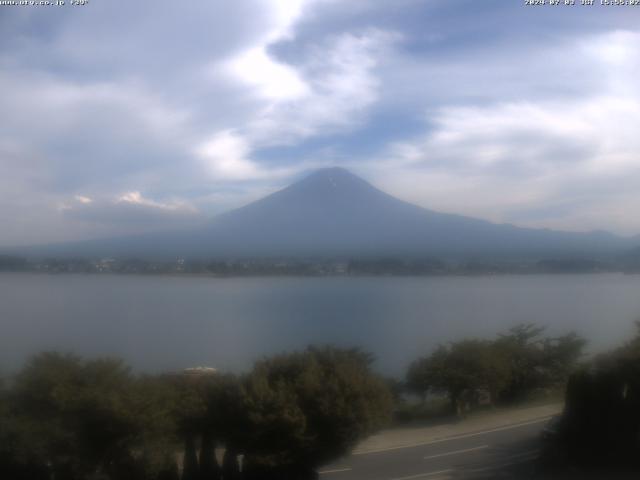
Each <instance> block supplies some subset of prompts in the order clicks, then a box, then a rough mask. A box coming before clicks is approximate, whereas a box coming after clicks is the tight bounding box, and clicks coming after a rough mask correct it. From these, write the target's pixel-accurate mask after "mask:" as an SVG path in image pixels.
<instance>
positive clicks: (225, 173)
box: [195, 30, 399, 180]
mask: <svg viewBox="0 0 640 480" xmlns="http://www.w3.org/2000/svg"><path fill="white" fill-rule="evenodd" d="M398 38H399V36H398V35H397V34H394V33H392V32H385V31H379V30H368V31H365V32H362V33H360V34H343V35H340V36H337V37H332V38H330V39H328V40H326V41H325V42H324V43H322V44H321V45H314V46H313V48H311V50H310V52H308V54H307V55H306V57H305V58H306V61H305V63H304V64H303V65H300V66H298V68H297V70H294V69H292V68H290V67H285V66H284V65H282V64H279V63H277V62H276V61H275V60H273V59H270V58H269V57H267V56H266V53H265V51H264V50H259V51H258V50H251V51H250V52H249V55H250V56H251V55H258V57H256V58H253V59H249V58H248V57H247V53H244V54H242V55H241V56H240V57H238V58H236V59H234V60H232V62H231V65H232V67H233V68H230V73H231V74H233V75H236V76H238V78H239V79H241V80H244V81H248V80H250V79H252V78H256V79H257V80H256V81H255V82H254V83H255V88H256V89H257V90H258V92H259V93H260V94H261V95H263V96H264V97H265V98H266V99H267V100H268V102H267V103H266V104H265V105H264V106H263V107H262V108H261V109H260V110H259V111H257V113H256V114H255V116H254V117H253V118H250V119H249V120H248V121H247V122H246V125H245V126H239V127H238V128H234V129H225V130H222V131H219V132H217V133H215V134H214V135H213V136H212V137H209V138H207V139H206V140H204V141H202V142H201V143H200V144H199V145H198V146H197V147H196V149H195V152H196V153H197V155H198V156H199V157H200V158H201V159H204V160H205V163H206V165H207V167H208V170H209V172H211V173H212V174H213V176H214V177H215V178H227V179H235V180H239V179H256V178H278V177H282V176H284V175H292V174H294V173H296V172H298V171H300V170H303V169H306V168H309V165H308V164H300V163H299V164H298V165H293V166H287V167H284V168H283V167H275V168H274V167H270V168H266V167H263V166H259V165H258V164H256V162H255V161H254V160H252V159H251V157H252V155H253V154H254V152H255V151H256V150H259V149H262V148H267V147H273V146H279V145H294V144H296V143H299V142H301V141H303V140H305V139H307V138H309V137H313V136H319V135H329V134H332V133H337V132H339V133H340V134H346V133H347V132H348V131H349V130H350V129H352V128H354V127H357V125H358V124H359V123H360V122H362V121H363V114H364V113H365V111H366V109H367V107H369V106H371V105H372V104H374V103H375V102H376V100H377V98H378V94H377V89H378V87H379V82H378V80H377V78H376V73H375V68H376V66H377V65H378V61H379V60H380V59H381V57H383V56H384V54H385V53H387V52H388V50H389V48H390V47H391V45H392V44H394V43H395V42H396V41H397V40H398ZM245 62H246V63H245ZM239 65H240V66H243V67H246V68H247V70H246V71H243V70H241V69H240V70H239V69H238V66H239ZM225 68H229V64H226V65H225ZM258 73H259V74H260V75H257V74H258ZM281 74H282V75H284V77H286V78H284V82H280V80H283V79H281V78H279V75H281ZM303 79H304V80H303ZM248 83H251V82H248Z"/></svg>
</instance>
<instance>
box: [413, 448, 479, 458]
mask: <svg viewBox="0 0 640 480" xmlns="http://www.w3.org/2000/svg"><path fill="white" fill-rule="evenodd" d="M484 448H489V445H481V446H479V447H473V448H465V449H464V450H455V451H453V452H447V453H438V454H437V455H429V456H428V457H424V459H425V460H430V459H432V458H439V457H448V456H450V455H458V454H459V453H467V452H474V451H476V450H482V449H484Z"/></svg>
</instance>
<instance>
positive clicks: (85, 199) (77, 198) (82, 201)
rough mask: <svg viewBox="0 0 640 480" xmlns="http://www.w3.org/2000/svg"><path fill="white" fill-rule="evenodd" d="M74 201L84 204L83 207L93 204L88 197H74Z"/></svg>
mask: <svg viewBox="0 0 640 480" xmlns="http://www.w3.org/2000/svg"><path fill="white" fill-rule="evenodd" d="M73 198H74V199H75V200H77V201H78V202H80V203H84V204H85V205H87V204H89V203H93V199H92V198H90V197H85V196H84V195H75V196H74V197H73Z"/></svg>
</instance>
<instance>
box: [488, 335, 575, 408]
mask: <svg viewBox="0 0 640 480" xmlns="http://www.w3.org/2000/svg"><path fill="white" fill-rule="evenodd" d="M544 331H545V328H544V327H538V326H535V325H533V324H523V325H518V326H516V327H513V328H512V329H510V330H509V332H508V333H507V334H504V335H500V336H499V338H498V339H497V340H496V342H495V346H496V348H497V349H498V350H500V351H501V353H502V355H504V356H506V357H507V359H508V363H509V366H510V381H509V383H508V385H507V386H506V388H505V389H504V391H503V392H502V399H503V400H505V401H516V400H520V399H522V398H524V397H525V396H526V395H527V394H529V393H530V392H532V391H533V390H535V389H537V388H542V387H545V388H549V387H556V386H560V385H564V384H565V383H566V381H567V379H568V377H569V374H570V373H571V372H572V371H573V370H574V369H575V368H576V366H577V364H578V361H579V359H580V358H581V356H582V352H583V350H584V346H585V344H586V342H585V340H584V339H583V338H581V337H579V336H578V335H577V334H575V333H573V332H572V333H569V334H566V335H563V336H560V337H543V336H542V334H543V332H544Z"/></svg>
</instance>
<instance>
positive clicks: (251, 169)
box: [195, 130, 261, 179]
mask: <svg viewBox="0 0 640 480" xmlns="http://www.w3.org/2000/svg"><path fill="white" fill-rule="evenodd" d="M250 152H251V149H250V146H249V144H248V142H247V141H246V139H245V138H243V137H242V136H241V135H238V134H237V133H235V132H234V131H233V130H224V131H222V132H218V133H216V134H215V135H214V136H213V137H212V138H211V139H209V140H207V141H205V142H203V143H202V144H200V145H199V146H198V147H197V148H196V152H195V153H196V154H197V155H198V156H199V157H200V158H201V159H202V160H203V161H204V163H205V166H206V168H207V170H209V171H210V172H211V173H212V174H213V175H214V176H215V177H216V178H225V179H247V178H255V177H259V176H261V172H260V170H259V168H258V166H257V165H256V164H255V163H253V162H252V161H251V160H249V159H248V155H249V154H250Z"/></svg>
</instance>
